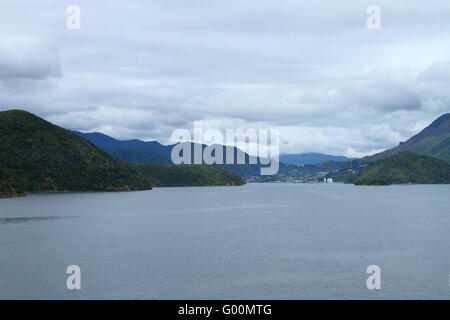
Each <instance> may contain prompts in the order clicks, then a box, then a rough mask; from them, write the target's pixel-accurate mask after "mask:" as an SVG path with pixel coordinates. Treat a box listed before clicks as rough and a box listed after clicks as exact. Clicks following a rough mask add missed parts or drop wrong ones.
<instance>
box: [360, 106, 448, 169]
mask: <svg viewBox="0 0 450 320" xmlns="http://www.w3.org/2000/svg"><path fill="white" fill-rule="evenodd" d="M402 151H412V152H415V153H418V154H423V155H426V156H430V157H436V158H439V159H441V160H444V161H446V162H448V163H450V113H447V114H444V115H442V116H440V117H439V118H437V119H436V120H435V121H433V123H431V124H430V125H429V126H428V127H426V128H425V129H423V130H422V131H421V132H419V133H418V134H416V135H415V136H413V137H411V138H410V139H408V140H407V141H405V142H403V143H400V144H399V145H398V146H397V147H395V148H392V149H389V150H386V151H383V152H380V153H377V154H375V155H373V156H370V157H366V158H363V160H364V161H376V160H381V159H385V158H387V157H389V156H392V155H394V154H397V153H399V152H402Z"/></svg>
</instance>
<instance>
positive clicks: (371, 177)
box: [342, 151, 450, 185]
mask: <svg viewBox="0 0 450 320" xmlns="http://www.w3.org/2000/svg"><path fill="white" fill-rule="evenodd" d="M342 180H343V181H345V182H350V183H354V184H356V185H389V184H408V183H413V184H436V183H450V165H449V164H447V163H446V162H445V161H442V160H440V159H437V158H433V157H427V156H423V155H418V154H415V153H413V152H410V151H405V152H401V153H398V154H395V155H393V156H391V157H389V158H387V159H383V160H379V161H375V162H372V163H370V164H365V165H364V166H362V167H360V168H359V170H358V172H356V173H355V174H349V175H347V176H346V177H343V178H342Z"/></svg>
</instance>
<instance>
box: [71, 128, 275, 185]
mask: <svg viewBox="0 0 450 320" xmlns="http://www.w3.org/2000/svg"><path fill="white" fill-rule="evenodd" d="M72 132H74V133H76V134H78V135H79V136H80V137H82V138H84V139H86V140H89V141H90V142H92V143H93V144H95V145H96V146H97V147H99V148H101V149H103V150H105V151H106V152H108V153H109V154H110V155H112V156H114V157H117V158H119V159H121V160H123V161H125V162H128V163H132V164H162V165H168V164H173V162H172V160H171V152H172V148H173V147H174V146H176V145H177V144H174V145H167V146H165V145H162V144H160V143H159V142H157V141H142V140H136V139H135V140H117V139H114V138H112V137H109V136H107V135H105V134H102V133H98V132H94V133H82V132H79V131H72ZM183 144H186V145H187V148H189V146H190V148H191V154H192V155H193V154H194V145H195V143H192V142H183ZM197 145H198V144H197ZM206 147H207V146H206V145H203V144H202V145H201V148H202V150H204V149H205V148H206ZM219 147H222V150H223V158H222V162H223V163H225V162H226V156H227V152H232V153H233V154H234V157H235V159H237V156H238V154H240V155H241V156H242V157H243V158H244V159H245V164H223V165H221V166H222V167H224V168H225V169H227V170H229V171H231V172H233V173H235V174H237V175H239V176H240V177H244V178H249V177H253V176H259V175H260V169H261V167H263V165H261V164H260V159H259V158H254V159H256V161H257V162H258V163H257V164H250V160H249V159H250V158H251V156H249V155H248V154H246V153H245V152H243V151H242V150H240V149H238V148H236V147H232V148H231V149H230V150H231V151H228V149H227V147H225V146H220V145H219ZM191 163H194V157H193V156H192V158H191ZM282 166H283V165H281V167H282Z"/></svg>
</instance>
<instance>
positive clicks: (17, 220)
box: [0, 216, 75, 224]
mask: <svg viewBox="0 0 450 320" xmlns="http://www.w3.org/2000/svg"><path fill="white" fill-rule="evenodd" d="M68 218H75V216H72V217H11V218H0V224H10V223H26V222H39V221H48V220H56V219H68Z"/></svg>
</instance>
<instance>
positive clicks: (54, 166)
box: [0, 110, 151, 196]
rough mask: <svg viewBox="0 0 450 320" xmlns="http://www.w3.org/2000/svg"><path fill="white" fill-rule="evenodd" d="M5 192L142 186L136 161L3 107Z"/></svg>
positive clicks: (1, 179) (1, 176) (1, 174)
mask: <svg viewBox="0 0 450 320" xmlns="http://www.w3.org/2000/svg"><path fill="white" fill-rule="evenodd" d="M0 146H1V148H0V194H3V195H6V196H11V195H17V194H20V193H22V192H35V191H101V190H140V189H149V188H151V186H150V185H149V184H148V182H147V181H146V180H145V179H143V178H142V177H141V176H140V175H139V174H138V173H137V172H136V171H135V170H134V169H133V168H132V167H131V166H129V165H128V164H126V163H125V162H122V161H120V160H117V159H115V158H113V157H111V156H110V155H108V154H107V153H106V152H104V151H102V150H100V149H99V148H97V147H95V146H94V145H92V144H91V143H90V142H88V141H86V140H84V139H82V138H80V137H78V136H77V135H75V134H74V133H71V132H69V131H67V130H65V129H62V128H60V127H58V126H55V125H53V124H51V123H49V122H47V121H45V120H43V119H41V118H39V117H37V116H35V115H33V114H31V113H28V112H25V111H20V110H10V111H4V112H0Z"/></svg>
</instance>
